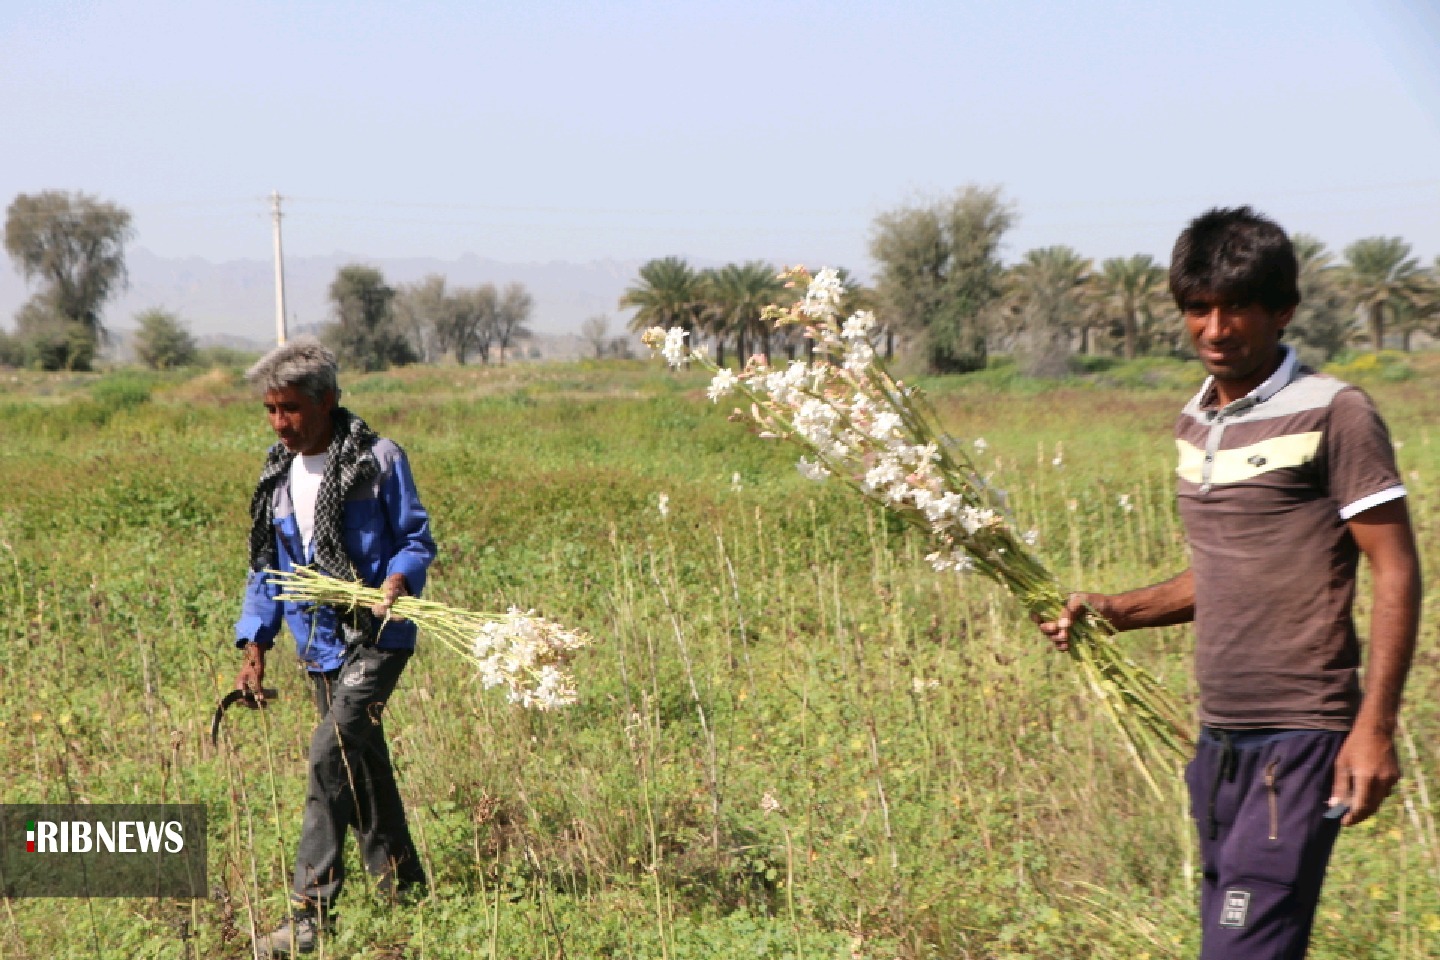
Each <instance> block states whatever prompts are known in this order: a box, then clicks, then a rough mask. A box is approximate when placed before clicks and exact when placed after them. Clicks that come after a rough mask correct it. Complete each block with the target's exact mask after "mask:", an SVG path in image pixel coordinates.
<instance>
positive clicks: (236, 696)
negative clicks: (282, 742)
mask: <svg viewBox="0 0 1440 960" xmlns="http://www.w3.org/2000/svg"><path fill="white" fill-rule="evenodd" d="M261 692H262V693H264V694H265V702H266V703H268V702H269V701H271V700H274V699H275V698H276V697H277V696H279V691H277V690H262V691H261ZM241 700H244V701H246V702H248V703H249V704H250V705H251V706H255V705H256V703H255V697H254V695H253V694H252V693H250V691H249V690H238V689H237V690H231V691H230V692H229V693H227V694H225V696H223V697H221V698H220V702H219V703H218V704H217V705H216V706H215V716H213V717H212V718H211V719H210V745H211V746H219V744H220V721H221V720H223V719H225V711H226V710H229V709H230V708H231V707H233V706H235V704H237V703H239V702H240V701H241Z"/></svg>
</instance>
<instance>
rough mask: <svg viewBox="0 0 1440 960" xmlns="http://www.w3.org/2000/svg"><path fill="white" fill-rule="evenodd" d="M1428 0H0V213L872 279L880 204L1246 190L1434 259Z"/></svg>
mask: <svg viewBox="0 0 1440 960" xmlns="http://www.w3.org/2000/svg"><path fill="white" fill-rule="evenodd" d="M1437 7H1440V4H1436V3H1435V2H1434V0H1373V2H1362V0H1303V2H1301V0H1296V2H1266V0H1206V2H1193V0H1187V2H1156V0H1147V2H1129V0H1097V2H1079V0H1075V2H1039V0H1010V2H1006V3H996V2H987V3H974V2H970V3H962V2H954V0H950V2H919V0H891V2H887V3H883V4H882V3H874V4H860V3H846V2H830V3H818V2H791V0H778V2H777V0H766V2H751V0H745V2H729V3H712V4H699V3H689V2H674V0H672V2H664V3H659V2H657V3H638V2H637V3H612V4H604V3H586V2H554V0H528V2H524V3H519V2H514V3H505V4H497V3H486V2H476V0H470V2H458V0H457V2H439V0H435V2H424V0H405V2H401V0H393V2H385V3H381V2H355V0H351V2H306V0H283V2H257V0H248V2H224V3H210V2H203V0H201V2H197V0H176V2H171V0H153V2H151V0H128V2H118V0H117V2H102V0H97V2H56V0H49V2H40V0H4V2H3V3H0V138H3V140H0V143H3V149H0V202H8V198H10V197H12V196H13V195H14V194H15V193H17V192H23V191H36V190H40V189H45V188H65V189H79V190H85V191H87V192H92V193H96V194H99V195H100V196H102V197H105V198H108V199H112V200H115V201H118V202H120V203H121V204H124V205H125V206H127V207H129V208H130V209H131V210H132V211H133V212H134V214H135V224H136V227H137V231H138V236H137V239H136V242H137V244H138V245H139V246H142V247H145V248H148V249H149V250H151V251H153V252H155V253H158V254H161V255H164V256H171V257H173V256H183V255H191V254H193V255H198V256H201V257H205V258H208V259H211V260H221V259H229V258H237V257H256V258H264V257H268V255H269V244H270V233H269V221H268V216H267V212H266V211H267V207H266V203H265V200H264V197H265V196H266V195H267V194H268V193H269V192H270V191H271V190H272V189H279V190H280V192H281V193H282V194H284V195H286V196H287V197H291V198H292V199H291V200H289V201H288V203H287V213H288V218H287V220H286V223H285V229H286V234H285V236H286V247H287V252H290V253H295V254H300V255H305V254H328V253H332V252H335V251H347V252H352V253H356V254H359V255H362V256H370V257H398V256H437V257H445V258H451V257H456V256H459V255H460V254H462V253H466V252H473V253H476V254H479V255H480V256H482V257H491V258H496V259H499V260H506V261H534V260H590V259H597V258H605V257H615V258H621V259H629V258H643V257H651V256H661V255H666V254H671V253H675V254H681V255H686V256H690V257H694V258H702V259H707V260H742V259H748V258H762V257H763V258H768V259H771V260H775V261H787V262H794V261H805V262H808V263H810V264H812V265H813V264H818V263H822V262H825V263H842V264H847V265H851V266H853V267H858V268H859V269H860V270H861V271H863V272H868V271H869V268H870V262H869V258H868V254H867V238H868V234H869V230H870V224H871V221H872V220H873V218H874V216H875V215H876V214H877V213H879V212H881V211H883V210H886V209H889V208H892V207H894V206H896V205H898V204H902V203H904V202H907V201H910V200H914V199H916V198H918V197H924V196H927V195H934V194H937V193H943V192H947V191H950V190H952V189H954V188H956V187H958V186H960V185H963V184H965V183H968V182H977V183H982V184H999V185H1001V186H1002V187H1003V188H1004V190H1005V192H1006V194H1007V196H1009V197H1010V198H1011V199H1012V200H1013V201H1014V202H1015V204H1016V206H1017V208H1018V211H1019V215H1020V220H1019V226H1018V227H1017V229H1016V230H1015V231H1014V232H1013V234H1012V235H1011V237H1010V240H1009V244H1008V249H1007V255H1008V256H1009V257H1012V258H1013V257H1015V256H1017V255H1018V254H1020V253H1021V252H1023V251H1024V250H1026V249H1028V248H1030V247H1035V246H1043V245H1048V244H1053V243H1068V244H1071V245H1073V246H1075V247H1077V248H1078V249H1079V250H1080V251H1082V252H1083V253H1085V254H1087V255H1090V256H1095V257H1104V256H1112V255H1117V254H1129V253H1134V252H1140V251H1144V252H1150V253H1154V254H1156V255H1158V256H1160V257H1162V258H1164V257H1165V256H1166V255H1167V254H1168V250H1169V246H1170V243H1171V242H1172V240H1173V237H1174V235H1175V233H1176V231H1177V230H1178V229H1179V227H1180V226H1181V225H1182V223H1183V221H1184V220H1185V219H1186V218H1188V217H1189V216H1191V215H1193V214H1195V213H1197V212H1199V211H1200V210H1201V209H1203V208H1204V207H1206V206H1208V205H1212V204H1217V203H1226V204H1230V203H1239V202H1249V203H1253V204H1255V205H1257V206H1258V207H1260V208H1261V209H1263V210H1265V211H1267V212H1269V213H1271V214H1272V215H1274V216H1276V217H1277V218H1279V219H1280V220H1281V222H1282V223H1284V224H1285V226H1287V227H1288V228H1289V229H1291V230H1303V231H1308V232H1311V233H1315V234H1318V235H1319V236H1320V237H1322V238H1323V239H1325V240H1327V241H1328V242H1330V243H1331V244H1332V246H1335V247H1341V246H1343V245H1344V244H1345V243H1348V242H1349V241H1351V240H1353V239H1355V238H1357V237H1360V236H1366V235H1373V234H1390V235H1394V234H1398V235H1401V236H1404V237H1405V238H1407V239H1409V240H1410V241H1412V243H1414V245H1415V247H1416V251H1417V253H1420V254H1422V255H1423V256H1425V258H1426V259H1427V260H1428V259H1429V258H1431V257H1433V256H1435V255H1436V254H1440V120H1437V118H1440V9H1437Z"/></svg>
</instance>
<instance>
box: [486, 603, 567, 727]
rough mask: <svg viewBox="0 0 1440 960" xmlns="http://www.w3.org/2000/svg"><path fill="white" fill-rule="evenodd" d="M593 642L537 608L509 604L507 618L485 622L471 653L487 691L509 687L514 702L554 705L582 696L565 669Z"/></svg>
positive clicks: (544, 706) (548, 707)
mask: <svg viewBox="0 0 1440 960" xmlns="http://www.w3.org/2000/svg"><path fill="white" fill-rule="evenodd" d="M589 642H590V638H589V637H587V636H585V635H584V634H581V633H577V632H575V631H574V630H566V629H565V628H564V627H562V626H560V624H558V623H555V622H554V621H551V620H546V619H545V618H544V617H537V616H536V615H535V611H534V610H530V611H523V612H522V611H521V610H520V608H519V607H511V608H510V610H509V612H508V613H506V614H505V616H504V617H503V618H499V619H495V620H490V621H488V622H486V623H484V624H482V625H481V627H480V632H479V633H478V634H476V636H475V639H474V641H473V643H472V644H471V647H470V656H471V658H472V659H473V660H474V661H475V666H476V668H477V670H478V671H479V673H480V683H481V685H482V686H483V687H485V688H486V689H487V690H488V689H490V688H492V687H505V688H506V695H507V697H508V698H509V700H510V702H511V703H518V704H520V705H521V706H522V707H526V708H527V709H529V708H533V709H536V710H554V709H555V708H557V707H565V706H569V705H570V704H572V703H574V702H575V701H576V700H578V699H579V691H577V690H576V688H575V680H574V678H572V677H571V676H570V675H569V674H568V673H566V672H565V669H564V668H565V667H566V666H567V665H568V664H569V663H570V660H571V658H572V657H573V656H574V653H575V651H576V650H579V649H581V648H582V647H584V646H586V645H587V644H589Z"/></svg>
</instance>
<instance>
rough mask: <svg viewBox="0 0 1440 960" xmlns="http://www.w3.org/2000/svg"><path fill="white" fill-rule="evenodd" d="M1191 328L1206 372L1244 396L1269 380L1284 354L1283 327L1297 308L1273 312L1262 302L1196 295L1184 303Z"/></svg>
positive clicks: (1189, 330)
mask: <svg viewBox="0 0 1440 960" xmlns="http://www.w3.org/2000/svg"><path fill="white" fill-rule="evenodd" d="M1182 311H1183V312H1184V314H1185V329H1186V330H1187V331H1188V332H1189V334H1190V340H1191V342H1192V343H1194V344H1195V352H1196V353H1197V354H1199V356H1200V362H1201V363H1202V364H1204V365H1205V370H1206V371H1207V372H1208V373H1209V374H1210V375H1211V376H1213V377H1214V378H1215V379H1216V380H1219V381H1223V382H1225V383H1226V384H1227V385H1229V386H1231V387H1234V388H1236V389H1239V390H1240V394H1239V395H1241V396H1243V395H1244V394H1245V393H1248V392H1249V391H1250V390H1253V389H1254V388H1255V387H1258V386H1259V385H1260V384H1262V383H1264V382H1265V378H1266V377H1268V376H1269V375H1270V374H1271V373H1272V372H1273V371H1274V368H1275V364H1276V358H1277V357H1278V355H1279V352H1280V331H1281V330H1283V329H1285V325H1286V324H1288V323H1289V322H1290V318H1291V317H1293V316H1294V315H1295V308H1294V307H1287V308H1286V309H1284V310H1280V311H1272V310H1270V308H1268V307H1264V306H1261V305H1260V304H1258V303H1251V304H1244V305H1241V304H1234V303H1227V302H1225V301H1224V300H1223V299H1221V298H1218V297H1196V298H1194V299H1192V300H1188V301H1186V302H1185V304H1184V305H1183V306H1182Z"/></svg>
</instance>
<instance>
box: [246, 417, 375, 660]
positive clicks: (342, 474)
mask: <svg viewBox="0 0 1440 960" xmlns="http://www.w3.org/2000/svg"><path fill="white" fill-rule="evenodd" d="M331 416H332V423H333V425H334V429H333V430H332V432H331V437H330V447H329V449H328V450H327V451H326V457H325V473H324V475H323V476H322V477H321V478H320V490H319V493H318V494H317V495H316V497H315V529H314V533H313V538H314V545H315V566H316V567H317V568H319V569H320V570H321V571H323V572H324V573H326V574H329V575H330V576H332V577H338V578H339V579H341V580H358V579H360V577H359V574H358V573H357V572H356V570H355V564H354V562H352V561H351V559H350V557H349V555H348V554H346V552H345V539H344V529H345V528H344V509H345V498H346V497H347V496H349V494H350V493H351V491H353V490H355V489H357V488H359V487H361V486H363V485H365V484H367V483H372V482H373V481H374V480H375V478H376V477H377V476H379V474H380V464H379V462H378V461H377V460H376V459H375V453H374V450H373V448H374V446H375V441H377V440H379V439H380V438H379V436H377V435H376V433H375V431H373V430H371V429H370V427H369V426H368V425H367V424H366V423H365V421H364V420H361V419H360V418H359V417H357V416H355V415H354V414H353V413H351V412H350V411H349V410H346V409H345V408H344V407H337V408H336V409H335V411H334V413H333V414H332V415H331ZM294 460H295V454H293V453H291V452H290V451H289V450H287V449H285V445H284V444H283V443H276V444H275V445H274V446H272V447H271V448H270V451H269V452H268V453H267V454H266V456H265V466H264V468H263V469H262V470H261V471H260V482H259V483H258V484H256V486H255V494H254V496H252V497H251V498H250V569H251V570H254V571H261V570H268V569H271V568H273V567H274V566H275V557H276V546H275V515H274V514H275V507H274V502H275V501H274V493H275V487H276V486H277V485H278V484H279V483H280V481H281V480H282V479H283V478H284V477H286V476H288V475H289V471H290V465H291V463H293V462H294ZM341 612H342V613H343V614H344V615H343V616H342V618H341V623H342V629H343V630H344V633H345V642H346V643H354V642H374V639H375V634H376V622H375V617H374V615H373V614H371V613H370V611H368V610H360V609H358V608H357V609H356V610H354V611H341Z"/></svg>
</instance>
